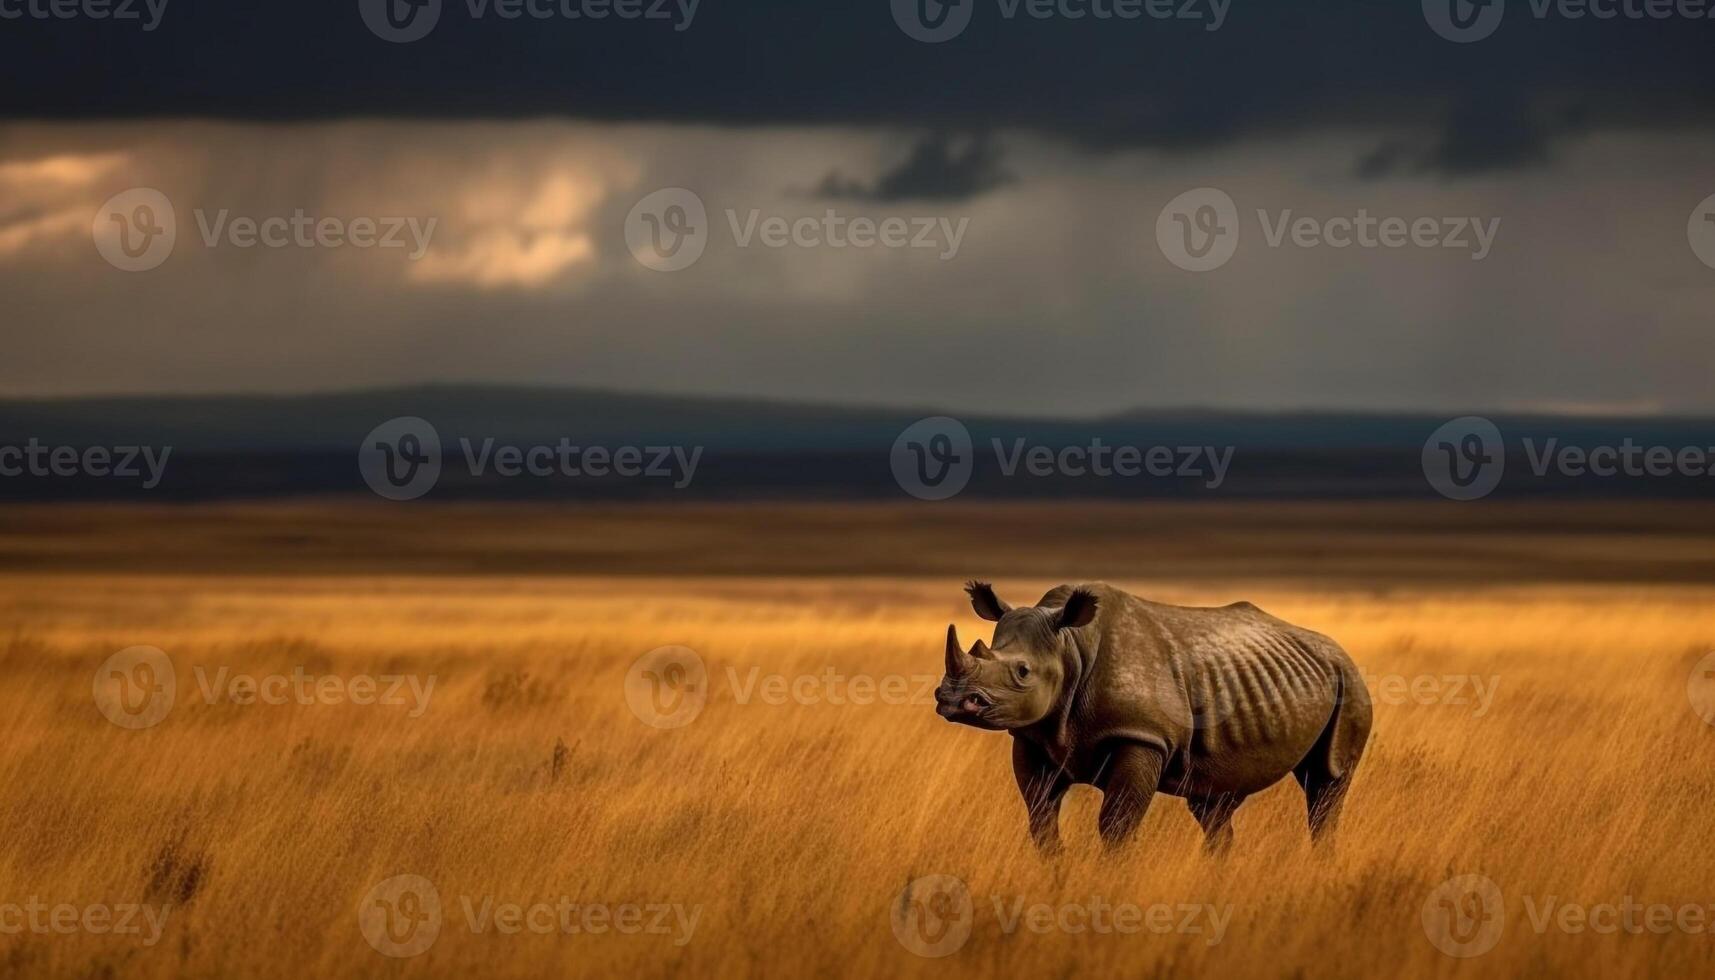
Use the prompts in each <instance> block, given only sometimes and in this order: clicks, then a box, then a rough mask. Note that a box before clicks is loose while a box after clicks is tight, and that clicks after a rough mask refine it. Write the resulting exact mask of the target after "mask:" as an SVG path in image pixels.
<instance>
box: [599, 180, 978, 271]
mask: <svg viewBox="0 0 1715 980" xmlns="http://www.w3.org/2000/svg"><path fill="white" fill-rule="evenodd" d="M724 215H725V219H726V220H725V225H726V227H727V230H728V232H729V233H730V235H731V236H732V243H733V246H734V247H736V248H741V249H749V248H756V247H759V246H760V247H762V248H766V249H776V250H777V249H787V248H799V249H835V250H843V249H857V250H859V251H862V250H867V249H873V248H882V249H913V250H919V251H925V252H930V253H933V254H934V255H935V257H936V258H937V259H940V260H941V261H944V262H945V261H951V260H952V259H954V258H956V257H957V256H958V254H959V248H960V246H961V245H962V243H963V242H964V240H965V232H966V230H967V229H968V228H969V227H970V222H971V219H970V218H968V217H959V218H954V217H951V216H948V215H882V216H879V217H878V216H874V215H858V214H847V213H842V212H841V211H839V210H838V209H836V208H824V209H823V210H822V213H821V214H817V215H808V214H798V215H786V214H767V213H764V212H763V210H762V209H761V208H749V209H747V210H744V211H740V210H739V209H737V208H727V209H726V210H725V212H724ZM710 235H711V232H710V228H709V217H708V209H707V207H706V206H705V205H704V204H703V200H702V198H701V197H699V196H698V195H697V194H696V193H695V192H693V191H689V190H686V189H685V188H683V187H668V188H664V189H662V190H658V191H655V192H654V193H652V194H649V195H647V196H645V197H644V198H643V199H642V200H640V201H638V202H637V204H636V206H634V207H633V208H632V209H631V212H630V214H628V215H627V216H626V219H625V243H626V247H627V248H629V249H630V250H631V254H632V256H633V257H634V258H636V259H637V261H638V262H639V263H641V264H642V265H644V266H645V267H647V268H650V269H654V270H656V271H657V272H677V271H679V270H680V269H684V268H687V267H689V266H690V265H691V264H693V263H695V262H696V261H697V260H698V259H699V258H701V257H702V254H703V250H704V249H705V248H707V247H708V242H709V238H710Z"/></svg>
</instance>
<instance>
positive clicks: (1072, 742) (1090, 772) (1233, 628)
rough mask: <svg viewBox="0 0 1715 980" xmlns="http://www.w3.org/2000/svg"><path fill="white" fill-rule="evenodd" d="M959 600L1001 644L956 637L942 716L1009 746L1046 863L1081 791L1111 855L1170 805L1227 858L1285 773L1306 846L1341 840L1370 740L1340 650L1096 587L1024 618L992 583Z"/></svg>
mask: <svg viewBox="0 0 1715 980" xmlns="http://www.w3.org/2000/svg"><path fill="white" fill-rule="evenodd" d="M965 591H966V592H967V593H968V594H969V595H970V599H971V606H972V607H973V608H974V609H975V610H976V613H977V615H978V616H981V617H982V618H983V619H986V620H989V621H990V622H993V623H994V624H995V628H994V643H993V645H992V646H990V645H988V644H985V643H984V642H983V641H982V640H981V639H979V640H977V641H976V643H975V645H974V646H973V647H972V648H971V650H970V651H969V652H967V651H966V650H965V649H964V648H963V647H962V646H961V645H960V643H959V636H958V630H957V628H956V627H954V626H951V625H950V626H948V627H947V668H946V669H947V673H946V676H945V677H944V678H943V679H942V681H941V684H940V686H939V687H937V688H936V690H935V701H936V712H937V713H938V714H940V715H941V717H943V718H946V719H947V720H949V721H952V722H956V723H958V724H963V725H970V726H972V727H975V728H982V729H988V730H991V731H1005V732H1008V733H1010V734H1011V735H1012V771H1013V776H1014V777H1015V778H1016V779H1017V782H1018V789H1019V792H1020V793H1021V794H1022V795H1023V797H1024V803H1025V807H1026V810H1027V812H1028V814H1029V821H1030V836H1031V838H1032V839H1033V840H1034V841H1035V843H1036V846H1037V847H1038V848H1040V849H1041V850H1042V851H1043V852H1044V853H1045V854H1050V855H1051V854H1054V853H1056V852H1058V851H1059V848H1060V801H1061V798H1062V797H1064V796H1065V794H1066V790H1067V789H1068V788H1070V787H1071V786H1073V785H1077V784H1086V785H1092V786H1095V787H1096V788H1098V789H1099V790H1101V792H1102V807H1101V815H1100V817H1099V819H1098V828H1099V830H1100V833H1101V836H1102V839H1103V840H1104V841H1105V842H1106V843H1107V844H1108V845H1109V846H1118V845H1120V844H1122V843H1124V842H1125V841H1127V840H1128V839H1130V838H1131V837H1132V835H1133V834H1134V833H1135V832H1136V830H1137V827H1138V825H1139V824H1140V823H1141V822H1142V821H1143V816H1144V813H1145V811H1147V810H1148V808H1149V804H1150V802H1151V800H1152V798H1153V797H1154V795H1155V794H1156V793H1167V794H1169V795H1172V796H1179V797H1183V798H1184V799H1185V801H1186V802H1187V803H1188V804H1189V805H1190V808H1191V813H1192V815H1193V816H1195V817H1196V818H1197V822H1198V823H1199V824H1200V825H1201V826H1202V828H1203V833H1204V843H1205V846H1206V847H1207V848H1208V849H1209V850H1210V851H1215V852H1219V851H1223V850H1225V849H1226V848H1227V847H1229V846H1230V845H1231V843H1232V836H1233V830H1232V817H1233V811H1234V810H1235V809H1237V808H1238V806H1239V804H1240V803H1242V802H1243V801H1244V799H1245V797H1247V796H1249V795H1251V794H1252V793H1256V792H1258V791H1260V790H1263V789H1266V788H1267V787H1269V786H1271V785H1273V784H1274V783H1276V782H1278V781H1279V780H1281V779H1283V778H1284V777H1285V776H1287V775H1288V774H1291V775H1292V776H1293V777H1294V778H1295V779H1296V780H1297V782H1298V784H1299V785H1300V786H1301V787H1303V789H1304V796H1305V801H1306V805H1307V809H1308V812H1309V824H1310V836H1311V838H1312V840H1315V841H1317V842H1325V841H1327V840H1329V839H1331V837H1332V835H1333V832H1334V829H1335V826H1336V824H1337V823H1338V822H1339V818H1340V808H1341V805H1342V804H1343V803H1344V802H1345V798H1346V790H1347V789H1348V787H1350V786H1351V783H1352V774H1353V773H1354V772H1355V771H1356V770H1357V767H1358V760H1359V758H1360V757H1361V756H1362V755H1363V751H1364V743H1365V742H1366V741H1367V740H1368V739H1369V734H1370V699H1369V691H1368V689H1367V688H1366V687H1365V686H1364V681H1363V678H1362V676H1360V674H1359V673H1358V669H1357V667H1356V666H1355V665H1354V664H1353V663H1352V660H1351V658H1350V657H1348V656H1347V655H1346V652H1345V651H1344V650H1342V649H1341V648H1340V646H1339V644H1337V643H1335V642H1334V641H1333V640H1331V639H1329V638H1328V637H1326V636H1323V635H1322V634H1320V633H1316V632H1312V631H1311V630H1307V629H1304V628H1302V627H1299V626H1294V625H1292V624H1291V623H1288V622H1285V621H1284V620H1280V619H1276V618H1275V617H1273V616H1270V615H1269V614H1268V613H1265V612H1263V611H1262V610H1261V609H1258V608H1257V607H1256V606H1254V605H1252V604H1250V603H1248V602H1238V603H1234V604H1232V605H1230V606H1220V607H1209V608H1201V607H1188V606H1172V605H1166V604H1164V603H1159V602H1150V601H1148V600H1146V599H1140V598H1138V597H1137V596H1134V595H1130V594H1128V593H1126V592H1122V591H1121V590H1119V589H1116V588H1114V587H1112V586H1110V585H1106V584H1103V583H1093V584H1088V585H1062V586H1059V587H1058V588H1055V589H1053V590H1051V591H1050V592H1049V593H1048V594H1047V595H1045V596H1043V597H1042V600H1041V601H1040V602H1038V603H1037V604H1036V605H1034V606H1027V607H1023V608H1018V609H1014V608H1013V607H1011V606H1009V605H1007V604H1006V603H1005V602H1003V601H1001V600H1000V598H999V597H997V596H996V595H995V592H994V589H992V588H991V587H990V586H989V585H988V584H987V583H984V582H971V583H969V584H967V585H966V587H965Z"/></svg>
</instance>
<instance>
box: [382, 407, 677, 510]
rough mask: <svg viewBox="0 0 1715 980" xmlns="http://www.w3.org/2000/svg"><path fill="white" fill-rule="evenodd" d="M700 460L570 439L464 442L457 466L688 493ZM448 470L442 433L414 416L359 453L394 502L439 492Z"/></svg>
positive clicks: (660, 449) (390, 425)
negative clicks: (661, 485) (653, 485)
mask: <svg viewBox="0 0 1715 980" xmlns="http://www.w3.org/2000/svg"><path fill="white" fill-rule="evenodd" d="M702 456H703V447H701V446H690V447H686V446H586V445H581V444H577V443H574V442H573V441H572V440H571V438H570V437H562V438H560V439H559V440H558V441H557V442H554V443H546V444H535V445H513V444H510V443H508V444H502V443H500V442H499V441H498V440H496V439H494V438H493V437H485V438H483V439H480V440H477V439H470V438H468V437H461V438H460V439H459V459H460V460H461V461H462V462H463V463H464V466H465V471H466V472H468V473H469V474H470V475H471V476H473V477H484V476H488V475H493V476H496V477H501V478H505V479H512V478H516V477H534V478H547V477H567V478H591V479H605V478H617V479H627V480H632V479H639V480H665V481H668V482H670V483H671V484H672V486H673V488H674V489H675V490H682V489H684V488H685V487H688V486H690V485H691V481H692V480H693V479H695V478H696V475H697V464H698V463H699V462H700V461H701V459H702ZM442 463H443V460H442V454H441V437H440V433H439V432H438V431H437V430H436V429H435V427H434V426H433V425H431V424H429V423H428V422H427V421H425V420H423V419H421V418H417V417H416V416H411V415H407V416H401V417H399V418H395V419H388V420H387V421H386V422H383V423H381V424H380V425H378V426H376V427H375V428H374V429H371V430H370V432H369V434H368V435H366V436H364V438H363V442H362V443H361V444H360V445H359V447H358V451H357V466H358V472H359V473H360V474H361V475H362V476H363V480H364V482H365V483H367V484H368V485H369V488H370V489H371V490H373V491H375V492H376V494H378V495H380V496H382V497H385V498H387V499H388V500H414V499H416V498H417V497H421V496H423V495H424V494H426V493H428V492H429V491H430V490H432V489H434V487H435V484H436V483H437V482H439V481H440V478H441V469H442Z"/></svg>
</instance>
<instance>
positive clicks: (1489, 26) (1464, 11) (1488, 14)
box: [1423, 0, 1507, 44]
mask: <svg viewBox="0 0 1715 980" xmlns="http://www.w3.org/2000/svg"><path fill="white" fill-rule="evenodd" d="M1506 12H1507V8H1506V0H1423V19H1424V20H1426V21H1428V22H1429V27H1430V29H1431V30H1433V31H1434V32H1435V33H1437V34H1439V35H1441V36H1442V37H1443V38H1445V39H1447V40H1449V41H1452V42H1453V43H1455V44H1469V43H1471V42H1472V41H1481V40H1482V39H1483V38H1486V37H1488V36H1489V35H1490V34H1493V33H1495V31H1496V30H1497V29H1498V28H1499V27H1500V26H1501V18H1502V17H1503V16H1505V15H1506Z"/></svg>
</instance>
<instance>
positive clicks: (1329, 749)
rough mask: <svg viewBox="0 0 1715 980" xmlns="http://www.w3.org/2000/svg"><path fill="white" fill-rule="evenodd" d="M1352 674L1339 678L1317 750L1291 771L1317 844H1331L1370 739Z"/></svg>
mask: <svg viewBox="0 0 1715 980" xmlns="http://www.w3.org/2000/svg"><path fill="white" fill-rule="evenodd" d="M1355 675H1356V672H1355V671H1350V672H1346V673H1345V675H1344V676H1343V677H1342V678H1341V690H1340V692H1339V694H1338V696H1337V697H1336V699H1335V703H1334V713H1333V715H1332V717H1330V718H1329V719H1328V725H1327V727H1326V728H1324V729H1323V731H1322V736H1321V737H1320V738H1318V739H1317V740H1316V747H1315V748H1313V749H1311V750H1310V754H1309V755H1308V756H1306V757H1305V758H1304V761H1303V762H1300V763H1299V764H1298V767H1297V768H1296V769H1294V770H1293V775H1294V776H1296V777H1297V779H1298V785H1300V786H1302V787H1304V805H1305V808H1306V811H1307V813H1308V816H1309V820H1310V839H1311V840H1312V841H1313V842H1315V843H1317V844H1324V843H1330V842H1332V840H1333V838H1334V832H1335V830H1336V829H1337V828H1338V826H1339V823H1340V810H1341V808H1342V807H1344V806H1345V803H1346V791H1347V790H1348V789H1350V788H1351V785H1352V776H1353V774H1354V773H1356V772H1357V769H1358V761H1359V760H1360V759H1361V758H1362V757H1363V754H1364V744H1365V743H1366V742H1368V741H1369V737H1370V700H1369V692H1368V691H1367V690H1366V689H1365V688H1364V682H1363V680H1362V679H1361V678H1359V677H1357V676H1355Z"/></svg>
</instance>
